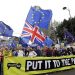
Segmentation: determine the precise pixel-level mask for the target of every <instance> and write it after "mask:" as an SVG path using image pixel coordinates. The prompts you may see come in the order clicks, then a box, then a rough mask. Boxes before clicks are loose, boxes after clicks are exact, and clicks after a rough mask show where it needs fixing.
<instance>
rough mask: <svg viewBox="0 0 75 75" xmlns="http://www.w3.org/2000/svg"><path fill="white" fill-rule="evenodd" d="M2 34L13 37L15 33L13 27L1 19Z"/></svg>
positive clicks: (0, 32) (0, 31) (0, 30)
mask: <svg viewBox="0 0 75 75" xmlns="http://www.w3.org/2000/svg"><path fill="white" fill-rule="evenodd" d="M0 34H1V35H2V36H6V37H11V36H12V34H13V29H11V27H10V26H8V25H6V24H5V23H4V22H2V21H0Z"/></svg>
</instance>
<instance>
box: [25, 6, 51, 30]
mask: <svg viewBox="0 0 75 75" xmlns="http://www.w3.org/2000/svg"><path fill="white" fill-rule="evenodd" d="M51 18H52V10H43V9H41V8H39V7H36V6H35V7H31V8H30V11H29V13H28V15H27V19H26V21H27V22H28V23H29V24H31V25H32V26H35V25H37V26H39V27H41V28H45V29H48V26H49V24H50V20H51Z"/></svg>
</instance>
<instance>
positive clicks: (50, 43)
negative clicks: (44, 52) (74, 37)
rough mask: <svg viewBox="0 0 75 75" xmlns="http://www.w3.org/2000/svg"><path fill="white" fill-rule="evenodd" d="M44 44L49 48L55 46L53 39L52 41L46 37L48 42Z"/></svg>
mask: <svg viewBox="0 0 75 75" xmlns="http://www.w3.org/2000/svg"><path fill="white" fill-rule="evenodd" d="M44 44H45V45H46V46H47V47H49V48H50V47H51V46H52V45H53V44H54V42H53V40H52V39H50V38H49V37H48V36H47V37H46V40H45V41H44Z"/></svg>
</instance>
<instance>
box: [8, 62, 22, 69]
mask: <svg viewBox="0 0 75 75" xmlns="http://www.w3.org/2000/svg"><path fill="white" fill-rule="evenodd" d="M7 67H8V69H9V68H10V67H16V68H17V69H20V68H21V64H20V63H8V64H7Z"/></svg>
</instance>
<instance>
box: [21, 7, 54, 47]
mask: <svg viewBox="0 0 75 75" xmlns="http://www.w3.org/2000/svg"><path fill="white" fill-rule="evenodd" d="M51 18H52V11H51V10H43V9H41V8H37V7H31V8H30V11H29V13H28V15H27V18H26V21H25V25H24V27H23V30H22V35H21V39H23V41H25V43H27V44H28V42H29V41H31V42H32V43H34V44H38V45H40V46H44V45H46V46H48V47H50V46H51V45H52V44H53V41H52V40H51V39H49V37H46V36H45V34H44V33H43V32H42V31H41V30H40V28H45V29H48V25H49V23H50V20H51Z"/></svg>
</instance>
